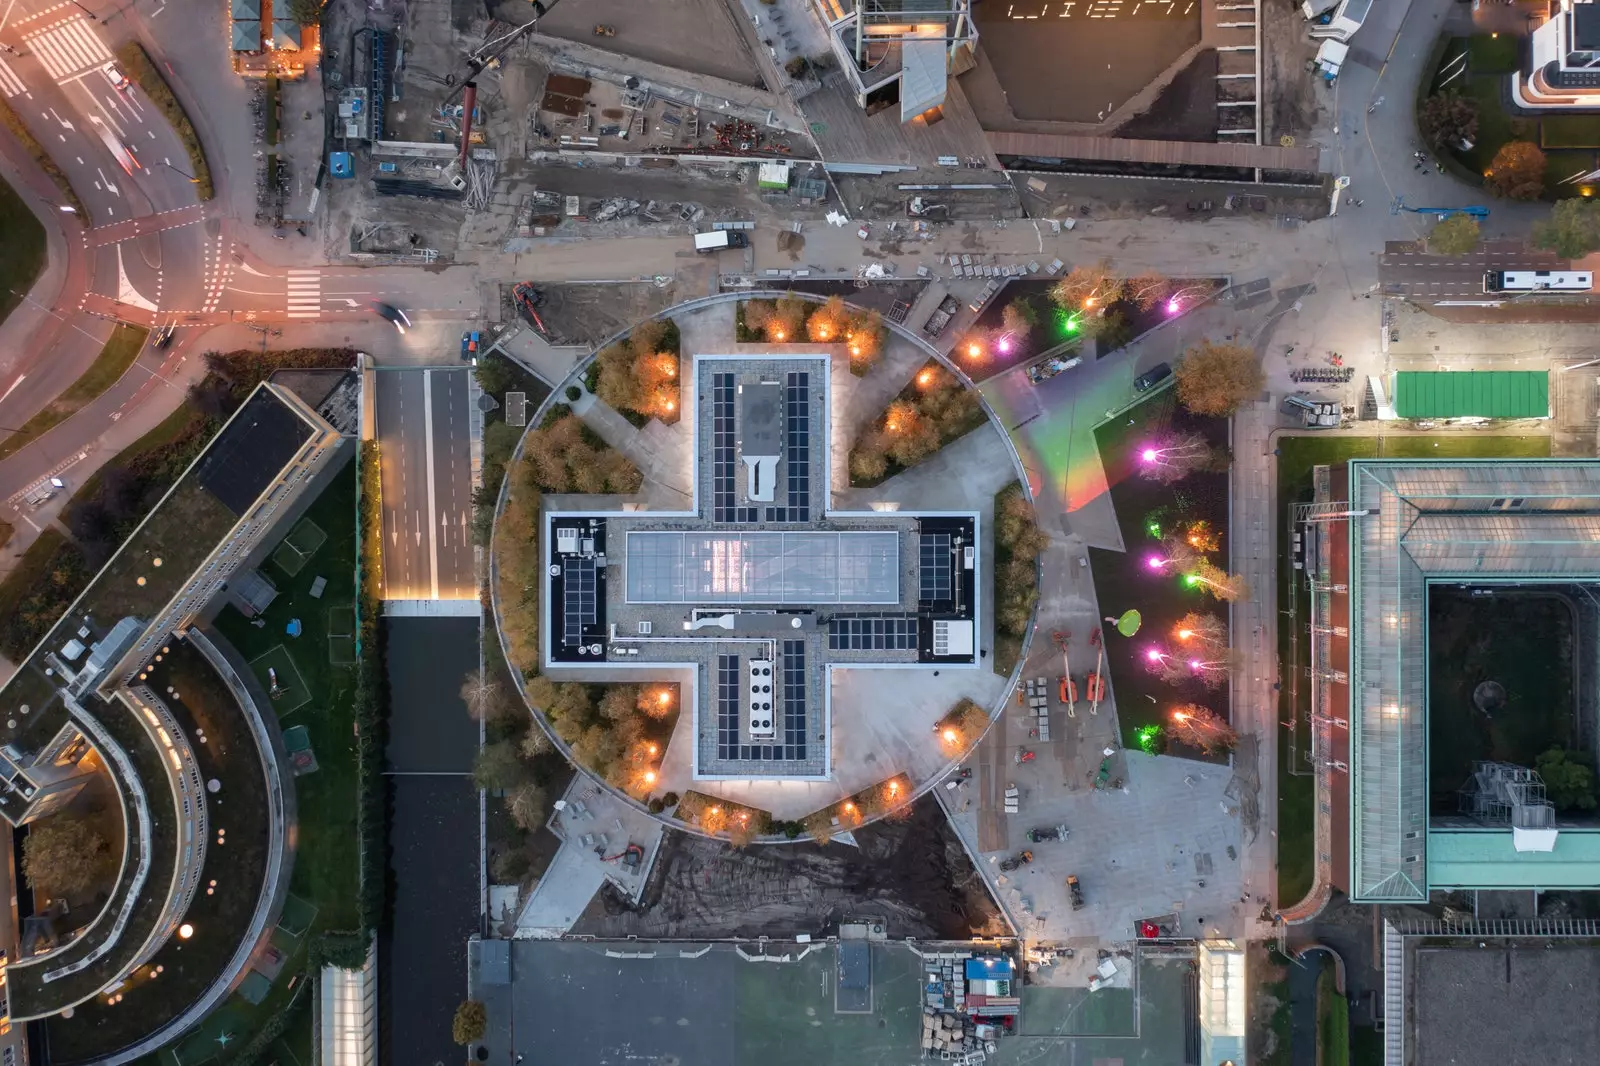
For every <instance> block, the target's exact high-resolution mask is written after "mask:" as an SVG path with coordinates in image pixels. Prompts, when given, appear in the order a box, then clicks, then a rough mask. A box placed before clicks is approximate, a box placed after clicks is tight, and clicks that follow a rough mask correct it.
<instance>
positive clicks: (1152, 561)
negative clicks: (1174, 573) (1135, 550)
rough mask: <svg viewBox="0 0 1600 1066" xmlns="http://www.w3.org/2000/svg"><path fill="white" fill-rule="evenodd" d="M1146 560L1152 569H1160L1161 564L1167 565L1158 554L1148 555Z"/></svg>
mask: <svg viewBox="0 0 1600 1066" xmlns="http://www.w3.org/2000/svg"><path fill="white" fill-rule="evenodd" d="M1146 562H1147V563H1148V564H1149V566H1150V569H1152V570H1160V569H1161V568H1162V567H1163V566H1166V565H1167V561H1166V560H1165V559H1163V558H1161V557H1160V556H1159V555H1152V556H1150V558H1149V559H1148V560H1146Z"/></svg>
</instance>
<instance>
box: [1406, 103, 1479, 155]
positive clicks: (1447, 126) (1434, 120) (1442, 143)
mask: <svg viewBox="0 0 1600 1066" xmlns="http://www.w3.org/2000/svg"><path fill="white" fill-rule="evenodd" d="M1417 126H1418V128H1419V129H1420V130H1421V131H1422V138H1423V140H1425V141H1427V142H1428V143H1429V144H1430V145H1432V146H1433V147H1434V148H1450V149H1453V150H1456V151H1460V150H1461V146H1462V144H1463V143H1470V142H1476V141H1477V139H1478V102H1477V101H1476V100H1474V99H1472V98H1471V97H1470V96H1463V95H1461V94H1460V93H1458V92H1442V93H1434V94H1433V95H1432V96H1430V97H1428V98H1427V99H1426V100H1424V101H1423V102H1422V107H1420V108H1419V109H1418V110H1417Z"/></svg>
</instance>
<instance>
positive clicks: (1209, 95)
mask: <svg viewBox="0 0 1600 1066" xmlns="http://www.w3.org/2000/svg"><path fill="white" fill-rule="evenodd" d="M1217 91H1218V82H1217V53H1216V51H1215V50H1214V49H1210V48H1208V49H1206V50H1205V51H1203V52H1201V53H1200V54H1199V55H1197V56H1195V57H1194V58H1193V59H1192V60H1190V61H1189V65H1188V66H1186V67H1184V68H1183V70H1181V71H1179V72H1178V76H1177V77H1175V78H1173V79H1172V84H1170V85H1168V86H1167V87H1166V88H1165V89H1163V90H1161V95H1159V96H1157V97H1156V99H1155V103H1153V104H1151V105H1150V109H1149V110H1147V111H1145V112H1143V113H1142V114H1138V115H1135V116H1134V117H1133V118H1131V119H1129V120H1128V121H1127V122H1124V123H1123V124H1122V125H1121V126H1118V127H1117V132H1116V135H1117V136H1118V137H1134V138H1142V137H1148V138H1151V139H1153V140H1175V141H1214V140H1216V139H1217Z"/></svg>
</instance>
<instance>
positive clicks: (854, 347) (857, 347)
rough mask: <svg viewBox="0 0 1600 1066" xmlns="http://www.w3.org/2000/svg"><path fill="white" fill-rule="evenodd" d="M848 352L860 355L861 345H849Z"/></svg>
mask: <svg viewBox="0 0 1600 1066" xmlns="http://www.w3.org/2000/svg"><path fill="white" fill-rule="evenodd" d="M850 354H851V355H860V354H861V345H859V344H852V345H851V346H850Z"/></svg>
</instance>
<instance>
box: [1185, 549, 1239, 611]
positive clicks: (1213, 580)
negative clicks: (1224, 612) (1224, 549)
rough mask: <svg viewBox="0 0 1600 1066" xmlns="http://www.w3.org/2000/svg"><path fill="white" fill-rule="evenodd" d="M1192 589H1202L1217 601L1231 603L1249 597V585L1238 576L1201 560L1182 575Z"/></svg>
mask: <svg viewBox="0 0 1600 1066" xmlns="http://www.w3.org/2000/svg"><path fill="white" fill-rule="evenodd" d="M1184 580H1185V581H1186V582H1187V583H1188V584H1189V585H1190V586H1192V587H1195V588H1200V589H1204V590H1205V591H1206V592H1209V593H1210V594H1211V595H1213V596H1215V597H1216V598H1217V599H1219V600H1226V601H1227V602H1229V603H1232V602H1233V601H1235V600H1241V599H1245V598H1247V597H1248V596H1249V595H1250V585H1249V583H1248V582H1246V581H1245V579H1244V578H1243V577H1241V576H1239V575H1238V574H1230V573H1228V572H1227V571H1226V570H1224V569H1222V568H1221V567H1219V566H1217V565H1216V564H1215V563H1213V562H1211V561H1209V560H1206V559H1202V560H1201V561H1200V563H1199V565H1197V566H1195V567H1194V568H1193V569H1192V570H1189V571H1187V572H1186V573H1185V574H1184Z"/></svg>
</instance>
